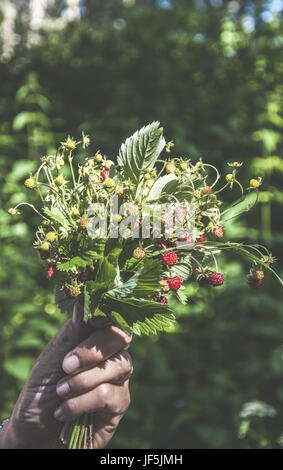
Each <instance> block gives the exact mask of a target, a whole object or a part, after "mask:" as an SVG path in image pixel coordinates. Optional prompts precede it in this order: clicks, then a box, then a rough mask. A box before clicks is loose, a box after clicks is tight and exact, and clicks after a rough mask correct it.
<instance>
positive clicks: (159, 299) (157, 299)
mask: <svg viewBox="0 0 283 470" xmlns="http://www.w3.org/2000/svg"><path fill="white" fill-rule="evenodd" d="M154 300H155V302H159V303H161V304H168V299H167V298H166V297H165V296H164V295H159V296H158V297H155V299H154Z"/></svg>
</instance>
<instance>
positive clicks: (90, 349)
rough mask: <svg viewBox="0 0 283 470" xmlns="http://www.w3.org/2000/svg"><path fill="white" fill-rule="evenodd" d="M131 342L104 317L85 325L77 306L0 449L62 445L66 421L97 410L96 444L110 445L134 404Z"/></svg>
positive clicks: (40, 362) (43, 357) (39, 364)
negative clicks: (130, 392) (128, 349)
mask: <svg viewBox="0 0 283 470" xmlns="http://www.w3.org/2000/svg"><path fill="white" fill-rule="evenodd" d="M130 342H131V337H130V336H128V335H126V334H125V333H124V332H123V331H121V330H120V329H119V328H118V327H116V326H114V325H113V324H109V323H108V324H107V323H105V319H103V318H96V319H93V320H90V321H89V322H88V323H87V324H86V323H84V322H83V320H82V312H81V311H80V308H79V305H78V304H76V305H75V308H74V312H73V317H72V319H71V320H69V321H68V322H67V323H65V325H64V326H63V327H62V328H61V329H60V330H59V332H58V333H57V335H56V336H55V337H54V338H53V339H52V340H51V341H50V342H49V343H48V345H47V346H46V347H45V348H44V350H43V351H42V353H41V354H40V356H39V358H38V359H37V361H36V363H35V365H34V367H33V369H32V371H31V374H30V377H29V379H28V381H27V383H26V385H25V387H24V388H23V390H22V392H21V394H20V396H19V398H18V400H17V403H16V405H15V407H14V410H13V413H12V416H11V418H10V421H9V422H8V423H7V424H6V425H5V427H4V428H3V429H2V431H1V432H0V448H1V447H2V448H60V447H61V448H62V444H60V441H59V435H60V432H61V429H62V426H63V424H64V422H65V421H72V420H73V419H74V418H76V417H77V416H79V415H81V414H82V413H86V412H92V411H95V422H94V436H93V437H94V439H93V447H94V448H103V447H105V446H106V445H107V443H108V442H109V440H110V439H111V437H112V436H113V434H114V432H115V430H116V428H117V426H118V424H119V421H120V420H121V418H122V417H123V415H124V413H125V411H126V410H127V408H128V406H129V404H130V394H129V376H130V374H131V372H132V363H131V357H130V355H129V353H128V352H127V351H126V349H127V348H128V346H129V344H130Z"/></svg>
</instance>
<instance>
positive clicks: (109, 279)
mask: <svg viewBox="0 0 283 470" xmlns="http://www.w3.org/2000/svg"><path fill="white" fill-rule="evenodd" d="M117 271H118V266H114V265H113V264H112V263H110V262H109V261H108V259H107V258H104V259H102V260H101V261H100V265H99V268H98V272H97V276H96V279H97V281H98V282H105V283H106V284H107V286H108V288H109V289H111V288H112V287H113V286H114V281H115V278H116V276H117Z"/></svg>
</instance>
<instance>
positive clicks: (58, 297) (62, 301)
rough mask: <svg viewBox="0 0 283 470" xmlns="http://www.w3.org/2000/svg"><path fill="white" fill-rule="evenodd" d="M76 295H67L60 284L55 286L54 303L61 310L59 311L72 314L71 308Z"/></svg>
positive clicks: (76, 298)
mask: <svg viewBox="0 0 283 470" xmlns="http://www.w3.org/2000/svg"><path fill="white" fill-rule="evenodd" d="M77 300H78V297H68V296H67V295H66V294H65V293H64V291H63V290H61V289H60V286H58V285H57V286H56V287H55V303H56V305H57V306H58V307H59V309H60V310H61V313H67V314H68V315H72V314H73V309H74V305H75V303H76V301H77Z"/></svg>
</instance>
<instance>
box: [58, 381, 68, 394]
mask: <svg viewBox="0 0 283 470" xmlns="http://www.w3.org/2000/svg"><path fill="white" fill-rule="evenodd" d="M69 391H70V387H69V384H68V382H63V383H60V384H58V385H57V387H56V393H57V395H59V396H60V397H62V396H64V395H68V393H69Z"/></svg>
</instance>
